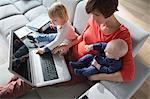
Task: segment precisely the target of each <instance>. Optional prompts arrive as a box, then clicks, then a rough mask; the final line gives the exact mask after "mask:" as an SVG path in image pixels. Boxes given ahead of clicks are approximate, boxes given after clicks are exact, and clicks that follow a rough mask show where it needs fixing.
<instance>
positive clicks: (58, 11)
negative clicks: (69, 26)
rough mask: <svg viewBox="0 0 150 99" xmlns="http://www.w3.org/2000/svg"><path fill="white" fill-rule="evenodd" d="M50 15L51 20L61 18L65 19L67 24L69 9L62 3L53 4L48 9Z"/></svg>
mask: <svg viewBox="0 0 150 99" xmlns="http://www.w3.org/2000/svg"><path fill="white" fill-rule="evenodd" d="M48 15H49V17H50V18H51V19H54V18H55V17H59V18H62V19H64V20H65V21H66V22H67V21H68V19H69V18H68V13H67V9H66V7H65V6H64V5H63V4H62V3H61V2H55V3H53V4H52V5H51V6H50V7H49V9H48Z"/></svg>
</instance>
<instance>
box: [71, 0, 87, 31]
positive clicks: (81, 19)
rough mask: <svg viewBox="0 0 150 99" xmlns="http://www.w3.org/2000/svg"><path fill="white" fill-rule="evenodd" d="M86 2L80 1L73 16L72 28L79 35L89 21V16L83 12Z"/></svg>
mask: <svg viewBox="0 0 150 99" xmlns="http://www.w3.org/2000/svg"><path fill="white" fill-rule="evenodd" d="M85 5H86V1H81V2H79V3H78V5H77V7H76V11H75V15H74V21H73V26H74V27H75V28H76V30H77V31H78V32H79V33H80V34H81V32H82V31H83V29H84V28H85V25H86V23H87V21H88V19H89V15H88V14H87V13H86V11H85Z"/></svg>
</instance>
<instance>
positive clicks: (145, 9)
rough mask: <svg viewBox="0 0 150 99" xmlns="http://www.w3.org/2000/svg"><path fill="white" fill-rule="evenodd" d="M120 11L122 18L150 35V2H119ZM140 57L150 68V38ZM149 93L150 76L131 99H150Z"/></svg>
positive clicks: (121, 0)
mask: <svg viewBox="0 0 150 99" xmlns="http://www.w3.org/2000/svg"><path fill="white" fill-rule="evenodd" d="M118 9H119V11H120V12H119V13H120V14H121V16H122V17H124V18H125V19H127V20H128V21H131V22H133V23H135V24H136V25H137V26H140V27H142V28H143V29H144V30H145V31H147V32H148V33H150V17H149V16H150V0H119V8H118ZM138 57H139V58H140V59H141V61H142V62H143V63H144V64H145V65H146V66H148V67H150V37H149V38H148V39H147V40H146V42H145V44H144V45H143V47H142V48H141V50H140V51H139V53H138ZM149 93H150V76H149V77H148V78H147V79H146V81H145V82H144V84H143V85H142V86H141V87H140V89H139V90H138V91H137V92H136V93H135V94H134V95H133V96H132V98H131V99H150V94H149Z"/></svg>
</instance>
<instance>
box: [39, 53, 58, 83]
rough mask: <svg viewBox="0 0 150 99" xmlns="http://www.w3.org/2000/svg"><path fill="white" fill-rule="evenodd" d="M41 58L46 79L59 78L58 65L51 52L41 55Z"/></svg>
mask: <svg viewBox="0 0 150 99" xmlns="http://www.w3.org/2000/svg"><path fill="white" fill-rule="evenodd" d="M40 58H41V66H42V71H43V77H44V81H49V80H53V79H58V74H57V71H56V67H55V64H54V60H53V56H52V54H51V52H48V53H45V54H43V55H41V57H40Z"/></svg>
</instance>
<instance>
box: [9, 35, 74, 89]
mask: <svg viewBox="0 0 150 99" xmlns="http://www.w3.org/2000/svg"><path fill="white" fill-rule="evenodd" d="M36 52H37V49H29V48H28V47H27V46H26V45H25V44H24V43H23V42H22V41H21V40H20V39H19V38H18V36H17V35H16V34H15V33H11V41H10V59H9V62H10V65H9V68H8V69H9V70H10V72H12V73H13V74H15V75H16V76H18V77H20V78H21V79H23V80H24V81H25V82H26V83H28V84H30V85H32V86H36V87H41V86H46V85H52V84H56V83H60V82H65V81H69V80H70V79H71V76H70V73H69V71H68V68H67V65H66V62H65V60H64V57H63V56H62V55H59V54H56V55H52V54H51V53H50V52H49V53H45V54H44V55H42V56H40V55H38V54H36Z"/></svg>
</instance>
